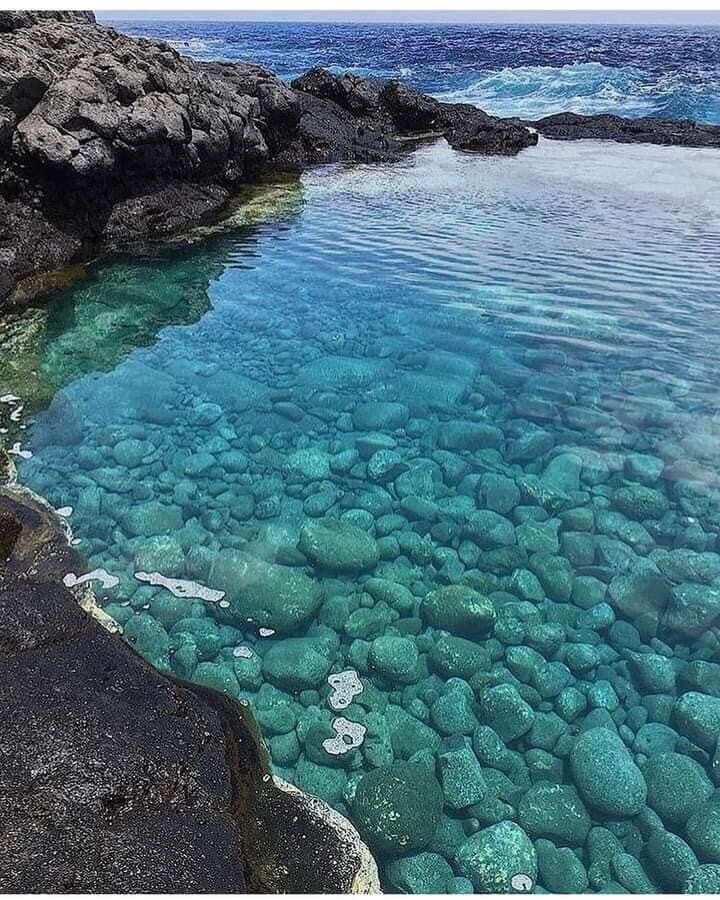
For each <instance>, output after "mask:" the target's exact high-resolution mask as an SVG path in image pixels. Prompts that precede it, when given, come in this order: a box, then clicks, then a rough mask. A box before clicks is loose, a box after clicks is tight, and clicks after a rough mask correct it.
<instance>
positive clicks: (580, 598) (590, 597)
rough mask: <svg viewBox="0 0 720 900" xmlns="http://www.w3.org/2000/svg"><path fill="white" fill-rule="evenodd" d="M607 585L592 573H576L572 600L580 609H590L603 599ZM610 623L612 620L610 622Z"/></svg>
mask: <svg viewBox="0 0 720 900" xmlns="http://www.w3.org/2000/svg"><path fill="white" fill-rule="evenodd" d="M606 594H607V585H606V584H605V582H603V581H600V579H599V578H594V577H593V576H592V575H576V576H575V578H574V579H573V588H572V602H573V603H574V604H575V605H576V606H579V607H580V608H581V609H588V610H589V609H592V607H594V606H596V605H597V604H598V603H602V602H603V601H604V600H605V596H606ZM610 624H611V625H612V622H611V623H610Z"/></svg>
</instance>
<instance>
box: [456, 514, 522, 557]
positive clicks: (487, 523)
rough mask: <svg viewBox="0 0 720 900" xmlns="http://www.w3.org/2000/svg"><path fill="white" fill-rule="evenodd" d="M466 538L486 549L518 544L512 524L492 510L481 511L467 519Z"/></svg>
mask: <svg viewBox="0 0 720 900" xmlns="http://www.w3.org/2000/svg"><path fill="white" fill-rule="evenodd" d="M465 536H466V537H468V538H470V539H471V540H472V541H474V542H475V543H476V544H477V545H478V546H479V547H484V548H486V549H492V548H493V547H508V546H510V545H512V544H514V543H516V541H515V529H514V528H513V524H512V522H511V521H510V520H509V519H506V518H505V517H504V516H501V515H500V514H499V513H496V512H493V511H492V510H491V509H480V510H477V511H475V512H473V513H471V514H470V515H469V516H468V517H467V519H466V520H465Z"/></svg>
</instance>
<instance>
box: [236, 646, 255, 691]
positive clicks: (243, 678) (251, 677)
mask: <svg viewBox="0 0 720 900" xmlns="http://www.w3.org/2000/svg"><path fill="white" fill-rule="evenodd" d="M233 671H234V672H235V677H236V678H237V681H238V684H239V685H240V688H241V690H243V691H256V690H257V689H258V688H259V687H260V685H261V684H262V657H260V656H258V655H257V653H254V654H253V655H252V656H251V657H250V658H249V659H245V658H244V657H242V656H238V657H236V658H235V659H234V660H233Z"/></svg>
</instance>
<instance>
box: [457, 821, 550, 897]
mask: <svg viewBox="0 0 720 900" xmlns="http://www.w3.org/2000/svg"><path fill="white" fill-rule="evenodd" d="M455 865H456V868H457V871H458V872H459V873H460V874H461V875H464V876H466V877H467V878H469V879H470V881H472V884H473V887H474V888H475V890H476V891H478V892H479V893H482V894H511V893H516V892H518V893H520V892H522V888H518V887H516V886H515V884H514V883H513V879H514V878H515V876H517V875H524V876H525V877H526V878H527V879H529V881H530V883H531V884H534V883H535V880H536V878H537V856H536V854H535V848H534V847H533V844H532V841H531V840H530V838H529V837H528V836H527V834H526V833H525V832H524V831H523V830H522V828H521V827H520V826H519V825H517V824H515V822H499V823H498V824H497V825H491V826H490V827H489V828H484V829H483V830H482V831H478V832H477V833H476V834H474V835H472V837H469V838H468V839H467V840H466V841H465V843H464V844H462V845H461V846H460V848H459V849H458V851H457V853H456V854H455ZM526 890H527V888H526Z"/></svg>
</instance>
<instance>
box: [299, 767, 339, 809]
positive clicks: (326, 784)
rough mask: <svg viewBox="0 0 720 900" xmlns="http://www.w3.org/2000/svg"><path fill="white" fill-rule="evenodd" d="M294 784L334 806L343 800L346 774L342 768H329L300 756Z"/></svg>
mask: <svg viewBox="0 0 720 900" xmlns="http://www.w3.org/2000/svg"><path fill="white" fill-rule="evenodd" d="M295 784H296V785H297V787H299V788H300V789H301V790H303V791H305V792H306V793H308V794H312V795H313V796H315V797H320V798H321V799H322V800H324V801H325V802H326V803H329V804H330V805H331V806H334V805H336V804H338V803H340V802H341V801H342V800H343V795H344V793H345V788H346V786H347V774H346V772H345V771H344V770H343V769H331V768H329V767H328V766H320V765H318V764H317V763H314V762H312V760H309V759H303V758H301V759H300V760H299V762H298V764H297V768H296V769H295Z"/></svg>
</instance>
